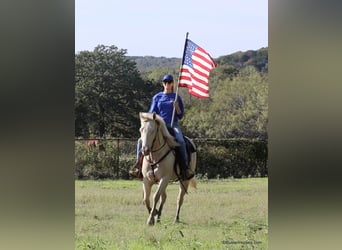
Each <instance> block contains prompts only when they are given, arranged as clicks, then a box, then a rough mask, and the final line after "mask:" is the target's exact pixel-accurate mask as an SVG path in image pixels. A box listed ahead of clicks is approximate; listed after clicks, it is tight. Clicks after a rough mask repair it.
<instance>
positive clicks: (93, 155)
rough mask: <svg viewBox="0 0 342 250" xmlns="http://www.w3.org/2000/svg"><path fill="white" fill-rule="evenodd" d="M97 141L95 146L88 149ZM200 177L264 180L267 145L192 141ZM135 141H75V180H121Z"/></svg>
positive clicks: (132, 158)
mask: <svg viewBox="0 0 342 250" xmlns="http://www.w3.org/2000/svg"><path fill="white" fill-rule="evenodd" d="M90 140H96V145H95V143H93V144H92V145H88V144H87V143H88V142H89V141H90ZM193 141H194V143H195V144H196V146H197V169H196V173H197V175H198V176H199V177H201V176H205V177H206V178H227V177H238V178H239V177H248V176H253V177H254V176H261V177H263V176H267V175H268V166H267V155H268V150H267V141H264V140H249V139H212V138H195V139H193ZM136 144H137V139H132V138H105V139H76V140H75V165H76V169H75V177H76V178H78V179H81V178H123V179H128V178H129V175H128V171H129V169H130V168H131V166H132V165H133V164H134V162H135V160H136Z"/></svg>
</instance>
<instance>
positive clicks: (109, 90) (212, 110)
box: [75, 45, 268, 139]
mask: <svg viewBox="0 0 342 250" xmlns="http://www.w3.org/2000/svg"><path fill="white" fill-rule="evenodd" d="M126 54H127V50H125V49H119V48H118V47H116V46H115V45H112V46H104V45H98V46H97V47H95V48H94V50H93V51H81V52H79V53H77V54H76V55H75V136H76V137H78V138H79V137H82V138H89V137H91V136H95V137H129V138H137V137H138V136H139V131H138V130H139V127H140V120H139V112H145V111H147V110H148V108H149V105H150V102H151V98H152V96H153V95H154V94H155V93H156V92H158V91H161V90H162V84H161V78H162V76H163V75H164V74H173V75H174V77H175V81H177V77H178V73H179V66H180V59H179V58H164V57H162V58H155V57H128V56H126ZM215 61H216V62H217V63H218V67H217V68H215V69H214V70H212V72H211V75H210V79H209V87H210V98H207V99H198V98H196V97H193V96H190V95H189V94H188V93H187V89H186V88H181V89H180V91H179V94H180V96H181V97H182V99H183V101H184V105H185V117H184V119H183V120H182V121H181V122H180V125H181V126H183V129H184V133H185V134H187V135H188V136H190V137H196V138H226V139H228V138H249V139H258V138H259V139H267V130H266V129H267V122H268V113H267V112H268V105H267V103H268V99H267V96H268V49H267V48H262V49H260V50H257V51H246V52H237V53H234V54H232V55H226V56H221V57H219V58H217V59H215ZM158 62H159V63H158ZM177 64H178V65H177ZM138 65H139V67H138Z"/></svg>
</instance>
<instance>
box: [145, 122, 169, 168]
mask: <svg viewBox="0 0 342 250" xmlns="http://www.w3.org/2000/svg"><path fill="white" fill-rule="evenodd" d="M157 137H160V136H159V125H157V133H156V136H155V137H154V139H153V142H152V146H151V152H150V154H149V155H148V156H149V159H147V161H148V162H149V163H150V165H151V167H152V170H154V167H155V166H156V165H158V164H159V163H160V162H162V161H163V160H164V159H165V158H166V156H168V155H169V154H170V153H171V152H172V151H173V150H174V149H173V148H171V147H170V149H169V150H168V151H167V152H166V153H165V154H164V155H163V156H162V157H161V158H160V159H159V160H158V161H154V160H153V159H152V153H155V152H158V151H160V150H161V149H163V148H164V147H165V145H166V138H165V137H164V136H163V139H164V142H163V144H162V145H161V146H160V147H159V148H158V149H155V150H152V149H153V145H154V143H155V141H156V139H157ZM145 157H146V156H145Z"/></svg>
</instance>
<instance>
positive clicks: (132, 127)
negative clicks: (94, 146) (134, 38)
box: [75, 45, 152, 137]
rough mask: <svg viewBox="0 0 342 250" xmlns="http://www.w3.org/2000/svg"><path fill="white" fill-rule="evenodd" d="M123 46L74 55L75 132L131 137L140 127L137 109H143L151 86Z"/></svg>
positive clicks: (102, 48) (146, 103)
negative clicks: (128, 56) (127, 55)
mask: <svg viewBox="0 0 342 250" xmlns="http://www.w3.org/2000/svg"><path fill="white" fill-rule="evenodd" d="M126 53H127V52H126V50H125V49H120V50H119V49H118V48H117V47H116V46H104V45H99V46H97V47H96V48H95V49H94V51H93V52H89V51H82V52H80V53H78V54H76V58H75V81H76V86H75V130H76V131H75V135H76V136H84V137H88V136H89V134H91V133H92V134H94V135H96V136H100V137H103V136H106V135H107V136H115V137H119V136H124V137H125V136H132V135H131V131H137V133H138V129H139V126H140V121H139V116H138V112H137V111H138V110H141V111H145V110H146V109H147V108H146V106H147V105H148V103H149V101H150V99H149V98H148V95H147V94H146V93H149V92H150V91H151V89H152V86H151V84H149V83H148V82H145V81H144V80H143V79H142V78H141V76H140V74H139V72H138V70H137V68H136V64H135V62H133V61H131V60H128V59H127V57H126V56H125V54H126Z"/></svg>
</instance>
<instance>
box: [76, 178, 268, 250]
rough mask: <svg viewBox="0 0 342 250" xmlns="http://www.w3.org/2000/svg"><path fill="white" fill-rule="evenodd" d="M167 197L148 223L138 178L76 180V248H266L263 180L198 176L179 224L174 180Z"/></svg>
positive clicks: (266, 235)
mask: <svg viewBox="0 0 342 250" xmlns="http://www.w3.org/2000/svg"><path fill="white" fill-rule="evenodd" d="M155 188H156V186H154V189H153V191H154V190H155ZM167 195H168V196H167V200H166V203H165V206H164V209H163V214H162V217H161V223H158V224H156V225H155V226H148V225H146V220H147V217H148V214H147V210H146V208H145V206H144V205H143V204H142V183H141V182H140V181H136V180H106V181H76V182H75V249H133V250H135V249H177V250H180V249H267V246H268V179H267V178H246V179H224V180H202V181H201V180H197V189H193V188H189V194H188V195H186V196H185V200H184V204H183V207H182V209H181V213H180V221H181V223H178V224H173V219H174V216H175V213H176V199H177V195H178V183H170V184H169V186H168V188H167ZM151 199H152V196H151Z"/></svg>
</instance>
